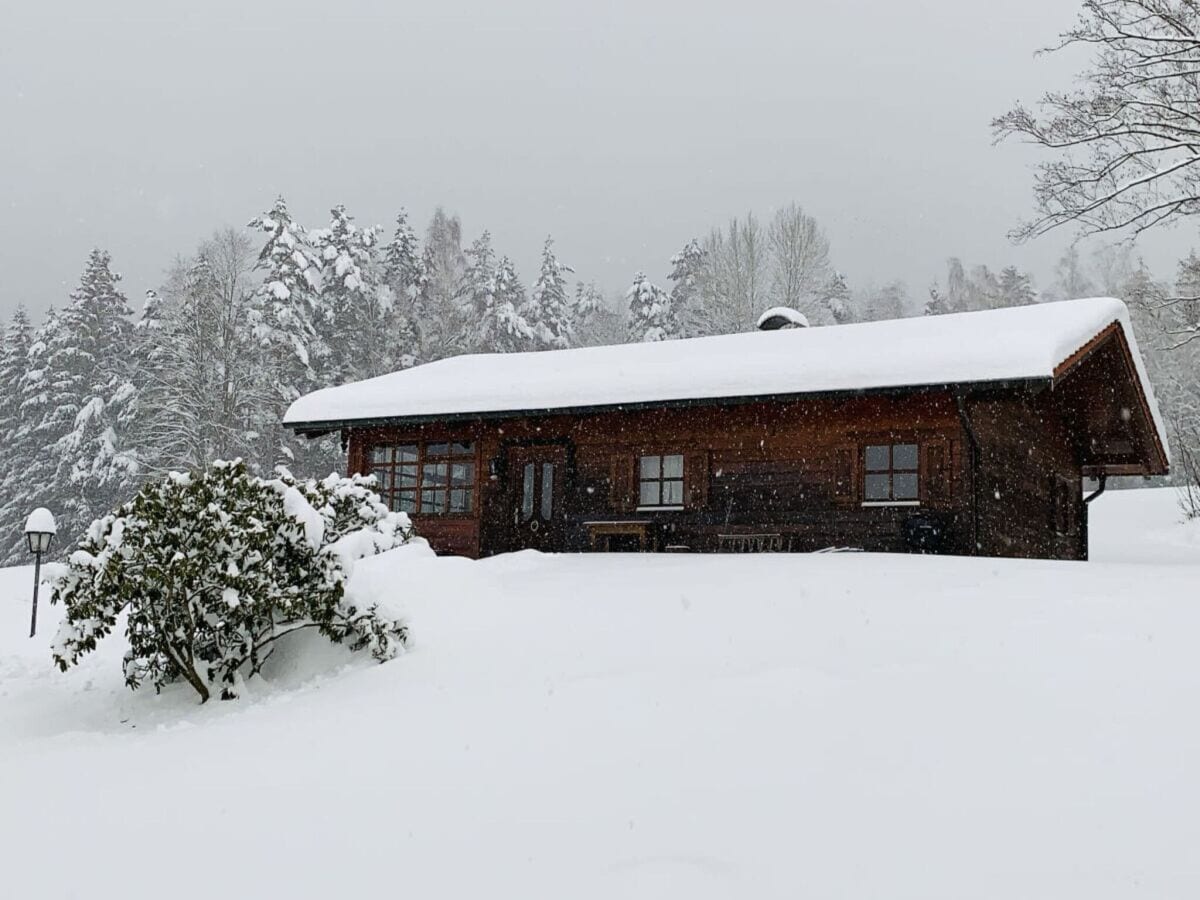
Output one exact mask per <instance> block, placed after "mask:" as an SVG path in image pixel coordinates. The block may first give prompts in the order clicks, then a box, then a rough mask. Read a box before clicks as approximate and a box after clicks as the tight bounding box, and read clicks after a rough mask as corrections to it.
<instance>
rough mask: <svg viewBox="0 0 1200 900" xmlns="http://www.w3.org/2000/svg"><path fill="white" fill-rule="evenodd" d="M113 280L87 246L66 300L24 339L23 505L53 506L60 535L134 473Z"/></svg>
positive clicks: (126, 333) (124, 341) (125, 337)
mask: <svg viewBox="0 0 1200 900" xmlns="http://www.w3.org/2000/svg"><path fill="white" fill-rule="evenodd" d="M119 281H120V276H119V275H117V274H116V273H114V272H113V271H112V269H111V267H110V257H109V255H108V253H106V252H105V251H103V250H99V249H97V250H93V251H92V253H91V255H90V256H89V257H88V262H87V265H86V267H85V269H84V273H83V276H82V278H81V279H80V283H79V286H78V287H77V288H76V289H75V290H74V291H73V292H72V294H71V302H70V304H68V305H67V307H66V308H65V309H63V310H62V312H61V313H59V314H58V315H56V316H53V317H51V318H50V319H49V320H48V323H47V325H48V327H47V328H44V329H43V330H41V331H40V333H39V340H35V341H34V344H33V345H32V346H31V349H30V357H31V365H30V371H29V372H28V373H27V374H26V377H25V379H24V380H23V388H24V389H23V392H22V393H23V395H24V399H23V401H22V411H23V412H24V413H26V414H28V415H29V417H30V418H29V420H28V421H29V427H30V430H31V431H30V436H31V437H32V438H33V440H34V441H35V443H36V444H39V445H40V447H41V452H39V453H36V454H34V456H33V457H32V458H31V459H29V460H27V461H26V462H27V463H28V464H29V465H31V466H32V467H33V469H34V470H35V471H30V470H28V469H27V471H26V476H25V477H26V479H27V482H28V483H27V485H26V486H25V489H24V491H23V494H24V496H23V497H22V498H21V499H22V505H28V506H29V507H30V508H33V506H37V505H50V506H52V511H54V512H55V513H56V515H57V516H58V519H59V525H60V533H62V534H64V536H66V537H73V536H74V535H75V534H78V533H79V532H80V531H81V530H82V529H83V528H84V527H85V526H86V525H87V524H88V523H90V522H91V521H92V519H94V518H96V517H97V516H98V515H100V514H101V513H103V512H105V511H106V510H108V509H111V508H112V507H114V506H116V505H117V503H119V502H121V501H122V500H124V499H125V498H126V497H127V496H128V495H129V494H130V493H132V491H133V489H134V487H135V485H136V482H137V479H138V474H139V465H138V459H137V456H136V454H135V453H134V451H133V449H132V447H131V446H130V444H129V441H128V432H129V430H130V427H131V425H132V419H133V415H134V413H135V411H136V408H137V403H136V400H137V390H136V388H135V386H134V383H133V380H132V375H133V372H132V368H133V367H132V365H131V362H130V358H129V348H130V347H131V346H132V331H133V324H132V322H131V321H130V316H131V310H130V309H129V304H128V302H127V301H126V299H125V295H124V294H122V293H121V291H120V290H119V289H118V287H117V284H118V282H119ZM35 500H46V502H45V503H37V502H34V501H35ZM54 507H57V508H54Z"/></svg>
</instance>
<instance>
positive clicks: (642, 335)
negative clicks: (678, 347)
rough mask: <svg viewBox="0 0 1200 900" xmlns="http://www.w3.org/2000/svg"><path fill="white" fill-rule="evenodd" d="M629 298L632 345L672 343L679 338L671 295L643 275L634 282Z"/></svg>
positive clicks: (677, 322) (637, 276)
mask: <svg viewBox="0 0 1200 900" xmlns="http://www.w3.org/2000/svg"><path fill="white" fill-rule="evenodd" d="M626 296H627V297H628V298H629V320H628V323H629V325H628V327H629V340H630V342H631V343H640V342H646V341H669V340H672V339H674V338H677V337H679V321H678V319H677V318H676V317H675V311H674V310H673V309H672V308H671V295H670V294H668V293H667V292H666V291H664V290H663V289H662V288H660V287H659V286H658V285H656V284H652V283H651V282H650V280H649V279H648V278H647V277H646V276H645V275H644V274H643V273H641V272H638V273H637V275H635V276H634V278H633V286H632V287H631V288H630V289H629V292H628V294H627V295H626Z"/></svg>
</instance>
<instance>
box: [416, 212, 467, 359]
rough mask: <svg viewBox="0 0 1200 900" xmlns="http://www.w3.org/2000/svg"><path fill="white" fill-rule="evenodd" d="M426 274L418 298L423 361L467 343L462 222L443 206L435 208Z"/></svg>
mask: <svg viewBox="0 0 1200 900" xmlns="http://www.w3.org/2000/svg"><path fill="white" fill-rule="evenodd" d="M421 260H422V268H423V274H424V277H423V279H422V281H421V290H420V294H419V296H418V298H417V314H418V324H417V332H418V333H419V334H420V336H421V353H420V358H421V361H422V362H428V361H431V360H435V359H442V358H443V357H446V356H454V355H455V354H458V353H462V352H464V350H465V349H466V346H467V333H468V330H469V329H468V328H467V327H466V326H467V323H468V321H469V315H470V307H469V303H468V301H467V299H466V298H465V297H464V296H463V277H464V275H465V273H466V270H467V257H466V254H465V253H464V252H463V249H462V224H461V223H460V222H459V221H458V217H457V216H450V215H447V213H446V211H445V210H443V209H442V208H441V207H438V208H437V209H436V210H434V213H433V218H432V219H430V222H429V228H428V230H427V231H426V234H425V251H424V253H423V254H422V257H421Z"/></svg>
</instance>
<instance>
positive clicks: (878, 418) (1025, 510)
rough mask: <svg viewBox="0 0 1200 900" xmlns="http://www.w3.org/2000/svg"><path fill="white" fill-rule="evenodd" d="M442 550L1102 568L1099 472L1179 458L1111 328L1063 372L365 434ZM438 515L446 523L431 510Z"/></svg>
mask: <svg viewBox="0 0 1200 900" xmlns="http://www.w3.org/2000/svg"><path fill="white" fill-rule="evenodd" d="M344 435H345V437H346V439H347V442H348V448H349V468H350V469H351V471H354V472H362V473H368V472H372V471H375V472H377V473H378V474H380V475H381V488H382V490H383V492H384V496H385V497H387V498H388V499H389V501H390V502H391V503H392V504H393V506H395V507H396V508H404V509H408V510H412V511H413V519H414V521H415V522H416V524H417V528H418V531H419V533H421V534H422V535H424V536H425V537H427V538H428V539H429V540H430V542H431V544H432V545H433V546H434V548H435V549H436V550H438V551H439V552H443V553H454V554H461V555H464V556H470V557H479V556H488V555H492V554H495V553H503V552H509V551H514V550H519V549H524V548H535V549H541V550H546V551H562V552H571V551H587V550H624V551H633V550H647V551H672V552H714V551H727V552H754V551H797V552H804V551H816V550H821V549H825V548H855V549H863V550H868V551H898V552H903V551H908V552H914V551H915V552H939V553H954V554H980V555H988V556H1018V557H1040V558H1053V559H1074V560H1081V559H1086V557H1087V504H1086V503H1085V498H1084V496H1083V491H1082V484H1083V478H1084V477H1085V476H1093V477H1096V476H1099V477H1106V476H1107V475H1109V474H1144V475H1150V474H1158V473H1161V472H1165V471H1166V467H1167V460H1166V454H1165V448H1164V447H1163V446H1162V444H1161V441H1160V439H1159V436H1158V432H1157V430H1156V428H1155V425H1154V422H1153V416H1152V413H1151V411H1150V408H1149V406H1148V401H1147V398H1146V397H1145V396H1144V394H1143V392H1142V389H1141V386H1140V382H1139V380H1138V378H1137V376H1136V372H1134V370H1133V365H1132V359H1131V357H1130V354H1129V348H1128V346H1127V345H1126V343H1125V340H1124V337H1123V335H1122V332H1121V331H1120V329H1108V330H1106V331H1105V332H1103V333H1102V334H1101V335H1098V336H1097V339H1096V340H1095V341H1093V342H1091V343H1090V344H1089V345H1088V346H1087V347H1085V348H1082V349H1081V350H1080V352H1079V353H1077V354H1075V355H1074V356H1073V357H1072V358H1071V359H1070V360H1068V361H1067V362H1066V363H1064V365H1063V366H1062V367H1060V371H1059V372H1058V373H1056V376H1055V378H1054V379H1053V380H1052V381H1049V382H1047V381H1032V380H1031V381H1027V382H1023V383H1017V384H1007V385H978V384H976V385H943V386H938V387H922V388H919V389H918V388H910V389H891V390H886V391H884V390H880V391H873V392H856V393H853V394H846V393H843V394H839V395H827V396H804V395H795V396H788V397H769V398H743V399H739V400H736V401H723V402H717V401H708V402H706V401H691V402H687V403H674V404H659V405H653V404H642V405H639V406H636V407H616V408H604V409H582V410H572V411H569V412H568V411H562V412H549V411H548V412H532V411H530V412H514V413H507V414H503V415H487V416H477V417H470V416H457V417H453V418H450V419H443V420H440V421H439V420H437V419H434V418H427V419H425V420H420V421H418V420H410V421H397V422H376V423H363V424H362V425H351V426H349V427H346V428H344ZM431 511H432V514H431Z"/></svg>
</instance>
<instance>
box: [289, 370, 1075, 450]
mask: <svg viewBox="0 0 1200 900" xmlns="http://www.w3.org/2000/svg"><path fill="white" fill-rule="evenodd" d="M1053 381H1054V380H1053V379H1052V378H1045V377H1034V378H1018V379H1005V380H997V381H973V382H956V383H942V384H918V385H901V386H891V387H870V388H855V389H853V390H840V391H795V392H789V393H773V394H746V395H742V396H737V397H707V398H705V397H699V398H686V399H675V400H653V401H639V402H636V403H607V404H593V405H587V406H560V407H550V408H540V409H511V410H488V411H481V412H459V413H446V414H429V415H420V416H380V417H374V418H354V419H327V420H322V421H314V422H285V423H284V425H285V427H287V428H290V429H291V430H292V431H294V432H295V433H296V434H300V435H304V436H307V437H321V436H322V435H326V434H333V433H335V432H339V431H344V430H347V429H367V428H403V427H410V426H412V427H416V426H421V425H432V424H447V423H462V422H489V421H498V420H505V419H525V418H531V417H539V418H540V417H544V416H566V415H572V416H576V415H598V414H601V413H611V412H628V411H634V410H648V409H695V408H697V407H725V406H744V405H746V404H751V403H769V402H776V403H789V402H790V403H794V402H801V401H805V400H849V399H852V398H859V397H904V396H913V395H922V394H950V395H961V394H963V393H971V394H978V393H991V392H1004V391H1026V392H1037V391H1040V390H1044V389H1046V388H1050V387H1052V385H1053Z"/></svg>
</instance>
